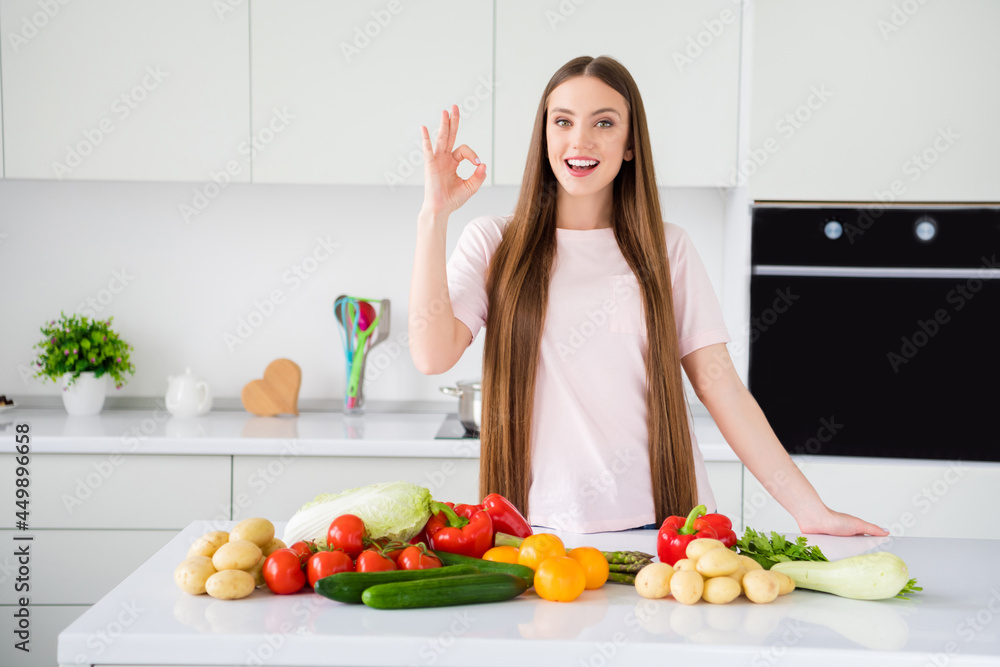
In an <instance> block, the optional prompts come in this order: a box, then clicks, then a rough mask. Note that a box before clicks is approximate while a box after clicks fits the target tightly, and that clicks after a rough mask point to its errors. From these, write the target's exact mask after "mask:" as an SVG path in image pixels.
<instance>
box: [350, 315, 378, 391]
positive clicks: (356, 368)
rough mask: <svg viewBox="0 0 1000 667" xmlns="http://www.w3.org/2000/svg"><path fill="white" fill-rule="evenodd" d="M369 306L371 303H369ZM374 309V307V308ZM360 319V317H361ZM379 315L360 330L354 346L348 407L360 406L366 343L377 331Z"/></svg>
mask: <svg viewBox="0 0 1000 667" xmlns="http://www.w3.org/2000/svg"><path fill="white" fill-rule="evenodd" d="M369 307H371V306H370V304H369ZM372 310H374V308H373V309H372ZM359 319H360V318H359ZM378 322H379V315H376V316H375V319H374V320H373V321H371V322H369V323H368V326H367V327H366V328H364V329H360V325H359V332H358V340H357V343H356V344H355V346H354V360H353V361H352V363H351V375H350V379H349V380H348V383H347V407H348V408H355V407H359V406H358V405H357V403H358V396H359V394H358V384H359V380H360V377H361V371H362V369H363V368H364V365H365V344H366V343H367V342H368V337H369V336H371V335H372V333H374V331H375V327H376V326H377V325H378Z"/></svg>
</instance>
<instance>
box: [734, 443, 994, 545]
mask: <svg viewBox="0 0 1000 667" xmlns="http://www.w3.org/2000/svg"><path fill="white" fill-rule="evenodd" d="M793 459H794V460H795V464H796V465H797V466H798V467H799V469H800V470H802V473H803V474H804V475H805V476H806V478H807V479H808V480H809V481H810V482H811V483H812V485H813V486H814V487H816V491H817V492H818V493H819V496H820V498H822V499H823V502H824V503H826V505H827V506H828V507H830V508H831V509H834V510H837V511H838V512H846V513H848V514H853V515H854V516H857V517H860V518H862V519H864V520H865V521H870V522H872V523H874V524H876V525H878V526H881V527H882V528H885V529H886V530H888V531H889V532H890V534H891V535H892V536H893V537H901V536H902V537H963V538H970V539H973V538H975V539H983V538H988V539H1000V518H998V516H1000V515H997V513H996V512H993V511H991V510H990V509H989V508H992V507H994V506H995V505H996V489H997V488H998V485H1000V466H998V465H997V464H994V463H976V462H968V461H905V460H900V461H893V460H890V459H861V458H849V457H844V458H832V457H819V456H797V457H793ZM780 481H781V480H775V482H772V483H780ZM769 486H770V484H769ZM743 488H744V494H743V521H744V523H745V524H746V525H748V526H750V527H751V528H754V529H755V530H763V531H771V530H777V531H779V532H792V533H797V532H799V529H798V525H797V524H796V523H795V520H794V519H793V518H792V516H791V515H790V514H789V513H788V512H786V511H785V510H784V509H783V508H782V507H781V505H779V504H778V502H777V501H776V500H774V498H772V497H771V494H770V493H768V491H767V489H766V488H765V487H764V486H763V485H761V483H760V482H758V481H757V480H756V479H755V478H754V476H753V475H751V474H750V472H749V471H746V472H744V480H743ZM969 508H978V509H983V510H985V511H984V512H977V511H973V512H970V511H969Z"/></svg>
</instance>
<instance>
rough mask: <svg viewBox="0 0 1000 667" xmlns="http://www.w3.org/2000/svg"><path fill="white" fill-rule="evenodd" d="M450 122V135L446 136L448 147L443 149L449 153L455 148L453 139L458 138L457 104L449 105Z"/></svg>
mask: <svg viewBox="0 0 1000 667" xmlns="http://www.w3.org/2000/svg"><path fill="white" fill-rule="evenodd" d="M450 120H451V125H450V134H449V135H448V145H447V146H446V147H445V150H447V151H451V149H452V148H453V147H454V146H455V137H457V136H458V105H457V104H452V105H451V119H450Z"/></svg>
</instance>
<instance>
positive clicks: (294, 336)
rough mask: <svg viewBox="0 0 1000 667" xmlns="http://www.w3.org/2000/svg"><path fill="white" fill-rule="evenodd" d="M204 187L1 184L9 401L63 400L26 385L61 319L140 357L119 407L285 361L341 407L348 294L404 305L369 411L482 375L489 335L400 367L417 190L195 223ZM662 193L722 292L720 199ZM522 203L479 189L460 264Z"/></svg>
mask: <svg viewBox="0 0 1000 667" xmlns="http://www.w3.org/2000/svg"><path fill="white" fill-rule="evenodd" d="M196 188H197V189H198V190H199V191H203V190H204V184H190V183H187V184H185V183H143V182H135V183H132V182H130V183H116V182H48V181H24V180H0V285H2V290H0V393H3V394H6V395H8V396H13V397H14V398H15V400H16V398H17V397H18V396H27V395H51V396H56V395H58V389H57V388H56V386H55V385H53V384H52V383H47V382H46V383H43V382H42V381H41V380H35V379H30V378H29V379H25V377H24V376H25V375H27V374H29V371H28V366H29V364H30V361H31V359H32V358H33V357H34V352H33V350H32V346H33V345H34V344H35V343H36V342H38V340H39V339H40V337H41V335H40V333H39V327H40V326H41V325H42V324H43V323H44V322H46V321H48V320H50V319H52V318H54V317H57V316H58V314H59V312H60V310H64V311H66V312H67V313H70V312H82V313H83V314H92V313H91V312H90V311H94V312H93V314H96V315H97V316H98V317H105V316H109V315H113V316H114V318H115V321H114V326H115V328H116V329H117V330H118V331H119V332H120V333H121V334H122V336H123V337H124V338H125V339H126V340H127V341H128V342H129V343H131V344H132V345H133V346H134V347H135V352H134V353H133V362H134V363H135V365H136V369H137V370H136V374H135V376H134V377H133V378H132V380H131V381H130V382H129V383H128V384H127V385H126V386H125V388H123V389H122V390H121V391H120V392H114V390H112V395H114V396H149V397H155V396H162V395H163V394H164V392H165V391H166V377H167V376H168V375H171V374H175V373H179V372H183V370H184V367H185V366H191V367H192V369H193V370H194V372H196V373H198V374H200V375H202V376H203V377H205V378H206V379H207V380H208V381H209V384H210V385H211V387H212V390H213V393H214V394H215V395H216V396H217V397H230V398H235V397H238V396H239V392H240V389H241V388H242V386H243V385H244V384H245V383H247V382H249V381H250V380H252V379H254V378H256V377H259V376H260V374H261V372H262V371H263V369H264V367H265V366H266V365H267V363H268V362H269V361H271V360H273V359H276V358H279V357H288V358H290V359H292V360H294V361H295V362H297V363H298V364H299V365H300V366H301V367H302V389H301V393H300V398H312V399H326V398H328V399H331V400H335V402H336V404H339V402H340V400H341V397H342V396H343V385H344V361H343V355H342V352H341V344H340V339H339V336H338V333H337V330H336V320H335V318H334V315H333V300H334V297H335V296H336V295H338V294H340V293H349V294H353V295H355V296H363V297H371V298H381V297H389V298H390V299H391V300H392V303H393V313H392V329H391V333H390V337H389V341H387V342H386V343H384V344H383V345H382V346H381V348H382V350H383V352H384V353H385V355H386V356H385V357H384V358H383V359H382V363H383V364H386V367H385V370H384V372H382V373H380V374H379V375H378V377H376V378H373V379H369V380H366V382H365V390H366V394H367V396H368V398H369V400H393V401H396V400H434V399H443V398H444V397H443V396H441V395H440V394H439V393H438V391H437V387H438V386H440V385H441V384H447V383H450V382H453V381H455V380H458V379H463V378H469V377H478V376H479V375H480V366H481V359H482V337H479V338H478V339H477V341H476V343H475V345H473V347H472V348H471V349H470V350H468V351H467V352H466V354H465V356H464V357H463V358H462V360H461V361H460V362H459V364H458V365H457V366H456V367H455V368H454V369H452V370H451V371H449V372H448V373H446V374H444V375H442V376H439V377H426V376H423V375H421V374H420V373H419V372H418V371H417V370H416V369H415V368H414V366H413V363H412V361H411V360H410V357H409V353H408V352H407V350H406V348H405V344H404V345H402V346H401V347H400V348H399V349H398V350H397V351H396V354H395V355H393V354H391V353H392V352H393V351H394V348H393V346H392V344H393V343H397V344H398V342H399V341H401V340H404V339H403V334H404V333H405V331H406V311H407V297H408V291H409V276H410V270H411V267H412V261H413V250H412V249H413V242H414V237H415V233H414V226H415V219H416V214H417V211H418V210H419V208H420V203H421V201H422V196H423V191H422V189H421V188H415V187H398V188H396V189H395V190H390V189H389V188H388V187H359V186H304V185H260V184H253V185H251V184H232V185H229V186H228V187H226V188H224V189H222V190H221V192H219V194H218V195H217V196H216V197H215V198H214V199H211V200H210V201H209V202H208V205H207V207H206V208H205V209H204V211H202V212H201V213H200V214H199V215H197V216H196V217H194V218H192V219H191V220H190V222H186V221H185V220H184V218H183V217H182V215H181V213H180V211H179V208H180V206H181V205H193V204H194V203H195V201H194V199H195V189H196ZM661 194H662V198H663V208H664V215H665V217H666V219H667V220H669V221H671V222H675V223H677V224H679V225H681V226H683V227H685V228H686V229H687V230H688V232H689V233H690V235H691V237H692V238H693V240H694V242H695V245H696V247H697V248H698V251H699V252H700V253H701V255H702V258H703V259H704V262H705V264H706V266H707V267H708V271H709V275H710V276H711V278H712V281H713V284H714V286H715V288H716V292H717V293H719V294H720V295H721V294H722V292H721V287H722V284H723V280H722V269H723V238H722V232H723V223H724V219H725V202H724V199H723V196H724V195H725V191H719V190H716V189H714V188H706V189H686V188H685V189H665V190H662V191H661ZM516 196H517V188H514V187H487V188H483V189H481V190H480V192H479V193H478V194H477V195H476V196H475V197H474V198H473V199H472V200H471V201H470V202H469V203H468V204H467V205H466V207H465V208H463V209H462V210H460V211H459V212H458V213H457V214H455V215H454V216H453V217H452V220H451V224H450V228H449V235H448V242H449V252H450V248H451V247H452V246H453V244H454V242H455V241H456V240H457V238H458V235H459V233H460V231H461V229H462V227H463V226H464V225H465V224H466V223H467V222H468V221H469V220H471V219H472V218H473V217H475V216H478V215H482V214H487V213H493V214H507V213H509V212H510V211H511V210H512V209H513V206H514V203H515V200H516ZM318 238H323V239H328V240H329V242H332V243H335V244H339V245H338V247H337V248H336V249H335V250H334V251H333V252H332V253H331V254H330V255H329V258H328V259H326V260H325V261H317V262H316V266H317V268H316V269H315V272H314V273H312V274H309V276H308V279H307V280H304V281H303V280H301V279H299V278H297V277H295V275H294V274H293V273H292V271H293V269H294V267H296V266H301V265H302V263H303V260H306V259H307V258H310V257H313V254H314V253H315V252H317V250H319V253H320V255H319V256H320V257H321V258H322V257H323V256H325V255H324V251H323V250H321V246H320V244H319V243H318V241H317V239H318ZM116 272H117V273H118V274H122V275H123V276H124V277H125V280H124V281H121V280H118V279H116V278H115V276H116ZM275 290H280V292H281V295H282V297H283V299H284V300H283V302H282V303H279V304H278V305H277V306H276V307H274V309H273V314H272V315H271V316H270V317H268V318H266V319H265V320H264V321H263V323H262V324H261V325H260V326H259V327H258V328H256V329H254V330H253V332H252V335H250V336H249V337H248V338H247V339H246V341H245V342H242V343H241V344H238V345H235V346H233V349H230V346H228V345H227V344H226V342H225V339H224V336H225V334H227V333H228V334H231V335H233V336H236V333H237V326H238V324H239V321H240V319H241V318H242V319H244V320H246V318H247V317H248V316H249V315H250V314H251V313H252V312H253V311H254V310H255V305H254V304H255V302H261V301H263V300H265V299H267V298H269V296H270V295H271V293H272V292H273V291H275ZM88 299H90V300H92V302H93V304H94V306H90V305H88V304H87V300H88ZM95 306H96V307H95ZM98 308H99V309H100V310H97V309H98ZM732 326H733V325H732V324H730V327H731V328H732ZM377 351H378V348H376V352H377ZM373 354H374V353H373ZM375 359H376V357H374V356H373V357H372V361H374V360H375Z"/></svg>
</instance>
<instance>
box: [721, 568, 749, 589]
mask: <svg viewBox="0 0 1000 667" xmlns="http://www.w3.org/2000/svg"><path fill="white" fill-rule="evenodd" d="M746 573H747V570H746V568H745V567H743V565H742V564H741V565H740V569H738V570H736V571H735V572H733V573H732V574H727V575H726V576H727V577H729V578H730V579H732V580H733V581H735V582H736V583H738V584H739V585H740V592H743V575H744V574H746Z"/></svg>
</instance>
